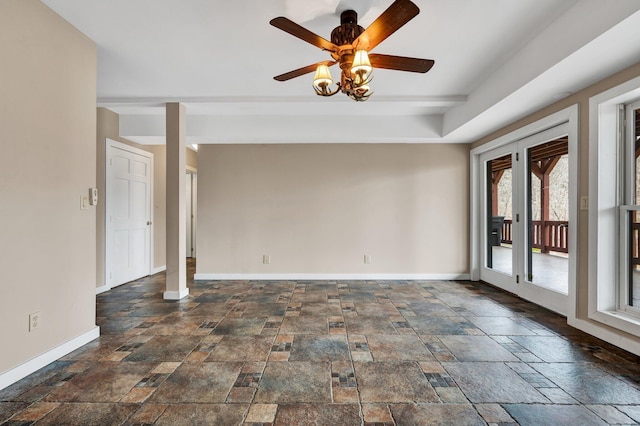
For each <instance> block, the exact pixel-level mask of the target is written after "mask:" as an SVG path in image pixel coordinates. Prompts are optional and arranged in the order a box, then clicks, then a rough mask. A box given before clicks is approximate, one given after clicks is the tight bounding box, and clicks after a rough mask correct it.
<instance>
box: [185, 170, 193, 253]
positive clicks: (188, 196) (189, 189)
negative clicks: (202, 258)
mask: <svg viewBox="0 0 640 426" xmlns="http://www.w3.org/2000/svg"><path fill="white" fill-rule="evenodd" d="M191 176H193V175H192V174H191V173H188V172H187V178H186V179H185V181H186V182H187V188H186V191H185V195H186V199H187V201H186V204H187V205H186V207H187V212H186V214H185V216H186V221H187V224H186V225H187V231H186V233H187V247H186V248H187V251H186V253H187V257H193V254H192V251H193V250H192V249H193V245H192V240H193V218H192V208H193V203H192V199H193V196H192V194H193V185H192V180H191Z"/></svg>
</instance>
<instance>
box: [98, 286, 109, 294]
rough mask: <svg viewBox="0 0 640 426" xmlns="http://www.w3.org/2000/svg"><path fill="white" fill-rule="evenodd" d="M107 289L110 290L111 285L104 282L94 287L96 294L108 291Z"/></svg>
mask: <svg viewBox="0 0 640 426" xmlns="http://www.w3.org/2000/svg"><path fill="white" fill-rule="evenodd" d="M109 290H111V287H109V286H108V285H106V284H105V285H102V286H100V287H96V294H100V293H104V292H105V291H109Z"/></svg>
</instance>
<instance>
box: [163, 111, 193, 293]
mask: <svg viewBox="0 0 640 426" xmlns="http://www.w3.org/2000/svg"><path fill="white" fill-rule="evenodd" d="M166 120H167V284H166V290H165V292H164V298H165V299H168V300H179V299H182V298H183V297H186V296H188V295H189V289H188V288H187V255H186V248H185V244H186V241H187V231H186V194H185V185H186V182H185V173H186V170H185V165H186V153H185V144H186V142H185V141H186V138H187V131H186V130H187V128H186V112H185V107H184V105H181V104H179V103H176V102H170V103H167V105H166Z"/></svg>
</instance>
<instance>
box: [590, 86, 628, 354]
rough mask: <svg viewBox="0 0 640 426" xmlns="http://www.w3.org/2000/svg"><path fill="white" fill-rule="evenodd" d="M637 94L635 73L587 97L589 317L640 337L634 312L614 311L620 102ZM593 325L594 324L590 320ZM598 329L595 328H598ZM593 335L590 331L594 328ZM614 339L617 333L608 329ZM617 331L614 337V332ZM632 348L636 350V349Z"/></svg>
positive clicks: (617, 279) (617, 276)
mask: <svg viewBox="0 0 640 426" xmlns="http://www.w3.org/2000/svg"><path fill="white" fill-rule="evenodd" d="M638 98H640V77H636V78H634V79H631V80H629V81H627V82H625V83H622V84H620V85H618V86H616V87H613V88H611V89H609V90H606V91H604V92H602V93H599V94H598V95H595V96H593V97H591V98H589V247H590V250H589V269H588V277H589V313H588V315H589V318H590V319H592V320H594V321H597V322H600V323H602V324H605V325H607V326H610V327H613V328H616V329H618V330H621V331H624V332H627V333H629V334H632V335H635V336H640V324H639V322H638V319H637V317H633V316H630V315H626V314H625V313H624V312H623V311H620V310H618V309H619V306H618V303H619V295H618V289H619V285H620V279H621V277H620V268H619V265H620V264H619V260H620V257H619V251H620V242H619V240H618V239H619V238H620V235H619V232H620V227H619V225H620V224H619V219H620V217H619V205H620V204H621V203H623V202H624V201H623V193H622V192H620V190H621V188H620V185H619V184H618V179H620V177H621V174H620V167H622V163H621V157H622V153H621V152H620V151H619V150H620V147H621V143H620V138H623V137H624V135H623V134H621V132H620V126H619V120H618V119H619V111H620V110H619V105H621V104H626V103H629V102H631V101H634V100H636V99H638ZM593 327H594V328H596V326H595V325H593ZM598 328H600V327H598ZM594 334H595V333H594ZM608 336H609V337H608V338H610V339H612V340H608V341H609V342H611V343H614V344H617V343H615V342H617V341H618V340H619V339H622V337H620V336H618V335H617V334H615V333H612V332H608ZM616 336H617V337H616ZM635 353H640V351H638V350H637V349H636V351H635Z"/></svg>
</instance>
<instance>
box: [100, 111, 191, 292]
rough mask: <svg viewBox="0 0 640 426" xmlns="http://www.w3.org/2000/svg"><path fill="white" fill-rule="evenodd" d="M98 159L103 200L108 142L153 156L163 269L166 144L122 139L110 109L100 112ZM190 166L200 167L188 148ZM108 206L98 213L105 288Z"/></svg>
mask: <svg viewBox="0 0 640 426" xmlns="http://www.w3.org/2000/svg"><path fill="white" fill-rule="evenodd" d="M96 137H97V139H96V144H97V156H96V173H97V176H96V181H97V188H98V192H99V194H101V197H102V200H104V194H106V190H105V178H106V170H105V161H106V143H105V141H106V139H107V138H109V139H112V140H115V141H117V142H121V143H124V144H126V145H130V146H133V147H135V148H138V149H142V150H145V151H147V152H151V153H153V160H154V164H153V263H152V267H153V269H156V270H158V269H161V268H164V266H165V264H166V251H167V247H166V245H167V243H166V241H167V240H166V236H165V234H166V210H167V209H166V155H167V150H166V147H165V146H164V145H140V144H137V143H134V142H131V141H130V140H127V139H124V138H121V137H120V117H119V116H118V114H116V113H115V112H113V111H111V110H109V109H107V108H98V109H97V132H96ZM186 151H187V160H186V163H187V166H188V167H189V168H191V169H197V168H198V157H197V153H196V152H194V151H192V150H191V149H187V150H186ZM105 212H106V206H105V203H99V204H98V209H97V214H96V229H97V238H96V286H97V287H102V286H103V285H104V283H105V270H104V268H105V257H104V256H105V252H104V249H105Z"/></svg>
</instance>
